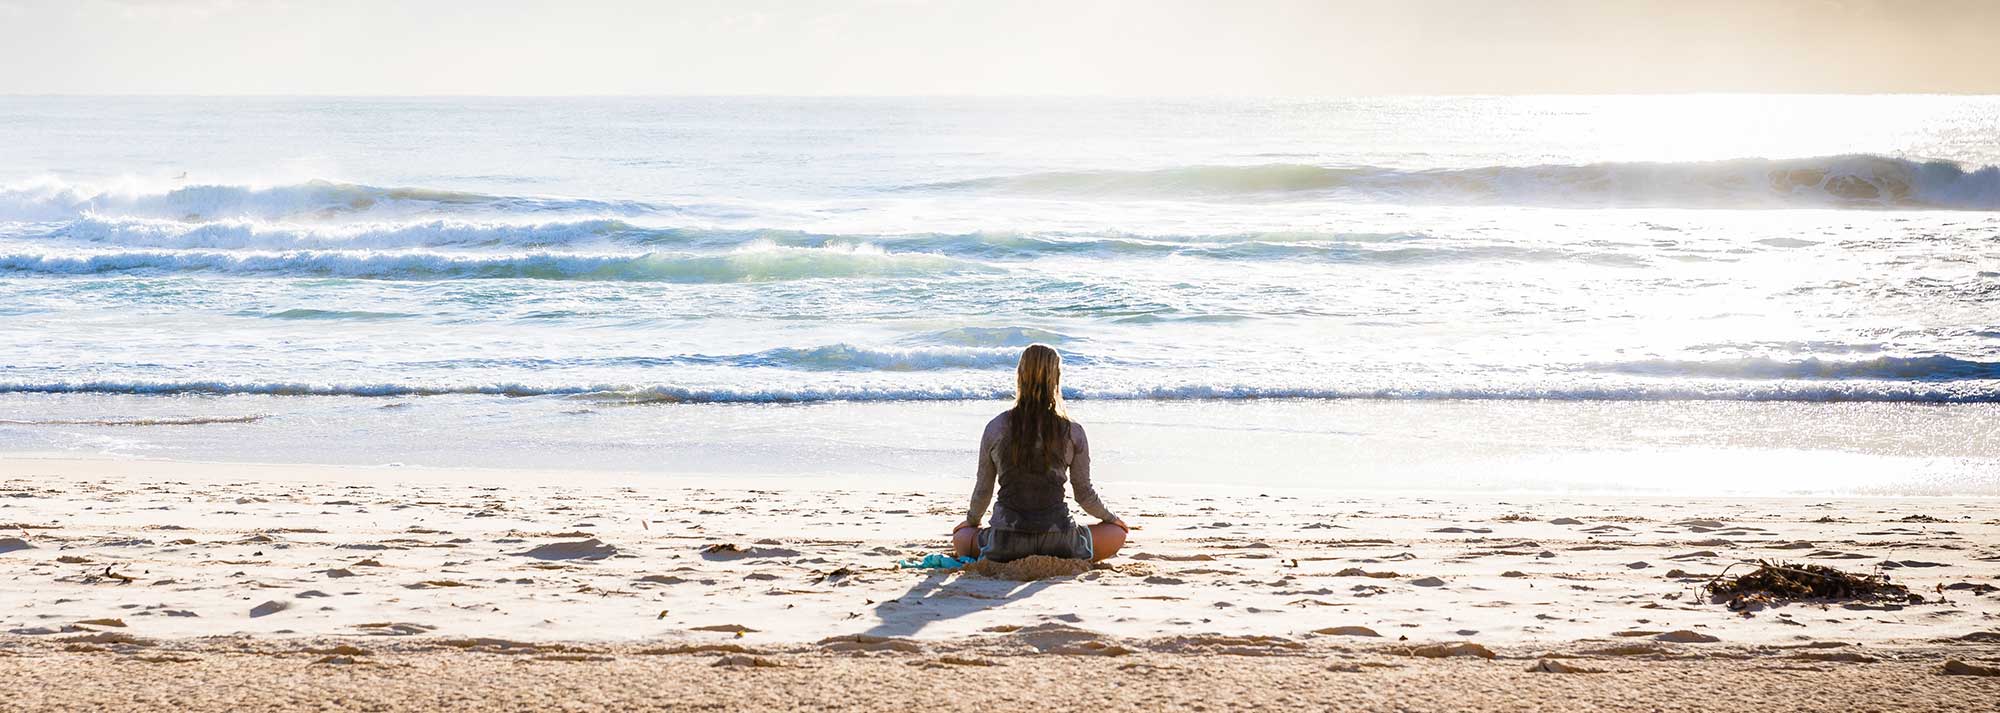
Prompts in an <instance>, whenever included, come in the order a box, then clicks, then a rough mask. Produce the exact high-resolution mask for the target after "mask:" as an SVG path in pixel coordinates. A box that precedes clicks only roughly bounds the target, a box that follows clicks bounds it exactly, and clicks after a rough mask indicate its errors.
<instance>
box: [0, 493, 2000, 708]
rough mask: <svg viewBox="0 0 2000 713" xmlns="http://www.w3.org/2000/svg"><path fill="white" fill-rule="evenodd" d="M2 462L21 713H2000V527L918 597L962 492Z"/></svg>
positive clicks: (1636, 518) (1224, 567)
mask: <svg viewBox="0 0 2000 713" xmlns="http://www.w3.org/2000/svg"><path fill="white" fill-rule="evenodd" d="M3 465H4V467H0V470H4V471H5V472H6V473H7V478H6V479H5V480H4V481H0V525H4V532H0V612H4V614H0V630H4V631H5V633H4V634H0V670H4V671H5V678H7V679H8V680H14V681H24V682H32V683H33V684H34V685H22V686H19V687H17V688H16V690H17V691H24V692H29V695H26V696H14V697H10V698H9V699H7V700H5V701H0V710H78V709H90V708H102V709H127V708H168V707H171V708H181V709H190V710H205V709H232V710H259V709H278V708H302V707H303V708H312V707H321V708H343V709H367V710H427V709H467V708H516V709H518V708H543V709H587V708H597V707H607V706H610V707H619V708H637V709H665V710H693V709H714V708H770V709H786V708H811V709H829V708H832V709H841V708H849V709H856V710H859V709H869V710H884V709H888V710H895V709H906V708H912V707H917V706H937V705H952V706H957V705H961V704H963V705H975V704H980V703H993V702H1000V701H1004V700H1012V699H1013V698H1012V697H1013V696H1016V695H1021V694H1023V693H1026V692H1028V691H1027V690H1026V689H1024V687H1027V689H1032V691H1034V692H1036V693H1035V694H1034V695H1037V696H1041V698H1040V699H1041V700H1046V701H1051V702H1052V706H1051V707H1054V708H1057V709H1075V708H1083V707H1095V706H1100V705H1119V704H1132V705H1148V706H1153V707H1169V708H1182V707H1185V708H1196V707H1198V706H1206V707H1208V708H1210V709H1224V710H1238V709H1249V708H1253V707H1258V706H1266V707H1275V706H1296V705H1307V706H1313V707H1332V706H1356V707H1363V708H1374V709H1385V710H1463V709H1468V708H1481V709H1503V710H1512V709H1541V710H1605V709H1633V710H1695V709H1747V708H1761V709H1771V708H1785V709H1800V710H1833V709H1840V710H1974V709H1980V708H1981V707H1983V706H1990V705H1991V703H1992V701H1993V700H1994V697H1995V696H1996V695H2000V678H1995V677H1991V676H1990V675H1980V674H1981V673H1982V672H1983V673H1986V674H1991V673H1993V672H1994V669H1995V668H1996V667H2000V594H1996V587H2000V519H1996V518H1995V516H1994V512H1995V511H1994V509H1993V506H1992V502H1991V501H1990V500H1982V499H1971V498H1968V499H1948V498H1876V499H1811V498H1712V499H1702V498H1664V497H1662V498H1647V497H1618V498H1589V497H1574V498H1571V497H1551V496H1547V495H1534V496H1521V497H1515V498H1510V497H1508V496H1506V495H1492V494H1481V495H1477V496H1458V497H1454V496H1451V495H1440V494H1420V495H1408V496H1401V495H1394V494H1381V493H1370V494H1368V495H1366V496H1358V497H1357V496H1347V495H1343V494H1341V493H1335V492H1327V491H1308V490H1296V489H1290V490H1287V489H1269V490H1257V489H1245V488H1226V487H1214V486H1207V487H1193V486H1188V487H1178V488H1175V487H1160V488H1145V489H1134V488H1123V489H1119V490H1117V491H1114V492H1116V496H1117V502H1118V503H1119V504H1120V505H1119V508H1120V510H1121V513H1122V514H1124V515H1125V516H1126V517H1127V518H1128V519H1130V520H1131V521H1132V522H1133V523H1134V524H1136V525H1139V526H1140V527H1141V528H1142V529H1141V530H1140V531H1138V532H1137V533H1135V536H1134V540H1133V542H1132V543H1131V544H1130V545H1129V546H1128V548H1127V549H1126V551H1125V552H1123V553H1122V554H1121V555H1120V556H1119V557H1117V558H1115V559H1113V560H1111V561H1109V562H1106V563H1102V564H1100V565H1099V566H1097V567H1096V568H1094V569H1089V570H1087V571H1085V570H1083V569H1082V568H1081V567H1075V568H1065V567H1061V566H1057V567H1043V568H1041V570H1040V571H1025V570H1032V569H1034V568H1032V567H1013V568H1006V569H987V568H982V569H981V570H980V571H979V572H976V573H963V572H941V571H935V570H921V569H904V568H899V567H898V566H897V562H898V561H899V560H904V559H912V558H917V557H921V556H922V555H924V554H928V553H932V552H939V551H941V550H942V548H943V547H944V546H945V544H946V543H945V539H944V537H943V536H942V530H945V529H947V528H949V526H950V524H951V523H952V522H953V521H954V520H953V518H954V517H955V516H956V515H957V514H958V513H960V512H961V511H962V509H963V502H962V500H963V497H964V495H963V493H962V492H961V489H962V486H963V485H964V484H963V483H961V482H959V481H958V480H956V479H942V478H932V479H917V478H907V479H884V480H876V481H873V482H862V481H849V480H827V479H802V478H776V477H773V478H735V479H703V478H661V477H657V476H653V477H632V476H620V475H618V474H608V473H588V474H585V473H557V472H536V471H472V470H465V471H454V470H419V469H408V468H357V467H316V466H259V465H241V464H200V463H162V462H144V461H113V460H72V459H35V458H22V457H16V458H10V459H8V460H6V461H4V463H3ZM1134 490H1144V491H1145V492H1133V491H1134ZM1759 559H1771V560H1784V561H1791V562H1801V563H1817V564H1827V565H1832V566H1836V567H1839V568H1842V569H1844V570H1848V571H1854V572H1869V573H1874V572H1881V573H1886V574H1888V575H1890V576H1891V577H1892V579H1893V580H1894V581H1895V582H1896V583H1899V584H1903V585H1905V586H1907V587H1909V589H1910V591H1911V592H1913V593H1917V594H1918V596H1920V597H1921V599H1922V601H1921V602H1915V601H1905V602H1901V603H1896V602H1876V603H1865V604H1857V603H1848V604H1839V603H1835V604H1830V605H1822V604H1811V603H1807V604H1790V605H1783V606H1776V607H1766V608H1755V609H1752V610H1749V611H1733V610H1731V608H1730V607H1728V606H1726V605H1725V604H1724V603H1721V602H1716V601H1712V600H1711V598H1710V597H1709V596H1708V595H1707V594H1706V593H1705V592H1703V591H1702V590H1701V585H1702V584H1704V583H1705V582H1707V581H1708V580H1709V579H1710V578H1711V577H1713V576H1714V575H1716V574H1718V573H1722V572H1723V571H1724V570H1725V569H1727V568H1729V567H1730V566H1731V565H1732V564H1735V565H1736V570H1737V571H1738V572H1741V571H1742V570H1743V569H1744V566H1743V565H1742V564H1739V563H1744V562H1750V561H1755V560H1759ZM1010 577H1019V578H1022V579H1029V581H1016V580H1015V579H1010ZM1951 662H1957V663H1951ZM1013 667H1032V670H1033V671H1034V675H1033V676H1031V677H1028V678H1027V679H1023V678H1021V677H1020V676H1018V675H1014V674H1009V673H1007V672H1008V671H1009V670H1010V669H1012V668H1013ZM1948 671H1950V672H1957V673H1956V674H1954V673H1949V672H1948ZM1564 674H1567V675H1564ZM1957 674H1965V675H1957ZM1439 677H1449V679H1450V680H1452V681H1453V682H1454V685H1453V686H1451V687H1440V686H1438V685H1437V683H1438V681H1439V680H1440V679H1439ZM190 681H198V682H199V683H198V684H197V685H190V684H189V682H190ZM834 681H841V682H843V683H841V684H840V685H837V686H836V685H831V682H834ZM1188 681H1197V682H1202V683H1200V684H1198V685H1188V684H1187V683H1186V682H1188Z"/></svg>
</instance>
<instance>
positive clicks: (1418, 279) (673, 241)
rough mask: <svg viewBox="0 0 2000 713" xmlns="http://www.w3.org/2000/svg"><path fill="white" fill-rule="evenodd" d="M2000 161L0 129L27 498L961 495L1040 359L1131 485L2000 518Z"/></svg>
mask: <svg viewBox="0 0 2000 713" xmlns="http://www.w3.org/2000/svg"><path fill="white" fill-rule="evenodd" d="M1996 165H2000V97H1941V96H1853V97H1839V96H1748V95H1745V96H1738V95H1729V96H1661V97H1465V98H1373V99H1340V100H1112V99H1089V100H1083V99H969V98H968V99H890V98H882V99H866V98H856V99H839V98H824V99H786V98H578V99H554V98H550V99H500V98H494V99H393V98H177V97H145V98H140V97H133V98H90V97H0V453H14V454H40V455H49V454H56V455H68V456H90V457H114V458H175V459H191V460H224V461H229V460H257V461H279V462H292V461H298V462H328V463H356V464H387V463H403V464H421V465H430V466H483V467H508V466H518V465H522V464H531V465H536V466H538V467H550V468H562V467H569V468H609V469H621V470H635V471H647V472H659V473H673V472H740V473H758V474H761V473H805V472H841V473H854V474H867V473H871V472H884V473H888V472H894V473H901V474H911V475H919V476H927V475H952V476H963V475H969V472H970V463H971V461H972V457H973V456H972V455H971V450H972V449H971V446H972V444H973V443H974V442H976V439H977V435H978V429H977V426H978V424H979V423H980V422H981V421H983V419H984V418H985V417H986V416H988V415H990V414H991V413H992V412H993V411H994V410H996V409H998V408H1000V407H1002V406H1003V404H1001V403H1000V402H998V401H997V400H999V399H1005V398H1008V397H1010V395H1011V392H1012V377H1013V372H1012V367H1013V363H1014V359H1015V357H1016V355H1018V353H1019V351H1020V349H1021V347H1023V346H1025V345H1027V344H1030V343H1034V342H1044V343H1048V344H1051V345H1053V346H1055V347H1057V348H1058V349H1059V350H1061V351H1062V353H1063V354H1064V357H1065V366H1066V374H1065V381H1066V393H1067V395H1068V397H1069V398H1070V399H1071V400H1072V408H1073V410H1074V411H1075V412H1076V413H1077V415H1078V418H1079V419H1080V420H1082V421H1084V422H1085V423H1094V422H1102V423H1104V425H1105V426H1106V428H1105V429H1104V430H1105V431H1106V432H1107V433H1110V434H1112V435H1124V436H1126V440H1125V441H1124V442H1123V443H1122V444H1121V443H1118V442H1112V443H1108V444H1106V445H1104V446H1103V447H1104V448H1107V449H1109V450H1110V452H1113V453H1122V454H1123V455H1124V456H1126V458H1127V462H1128V463H1131V464H1133V468H1132V470H1133V471H1134V472H1133V473H1132V474H1131V477H1132V478H1135V479H1138V480H1146V479H1148V478H1155V477H1156V478H1159V479H1163V480H1191V481H1227V482H1236V481H1244V480H1248V481H1250V482H1256V483H1263V484H1270V485H1275V486H1310V487H1364V486H1365V487H1405V486H1408V487H1419V488H1490V489H1526V490H1539V489H1551V488H1553V489H1565V490H1573V489H1591V490H1608V491H1612V492H1653V491H1674V490H1678V489H1684V488H1685V487H1695V488H1696V489H1698V490H1702V491H1704V492H1706V491H1720V490H1743V489H1747V490H1749V491H1751V492H1760V493H1761V492H1769V493H1795V492H1841V493H1850V492H1852V493H1888V494H1958V495H1964V494H1983V495H1993V494H2000V168H1995V166H1996ZM1093 418H1095V419H1096V420H1095V421H1093ZM960 431H963V432H962V433H960ZM1093 433H1094V434H1095V433H1096V432H1095V431H1093ZM1105 440H1106V439H1104V438H1103V437H1100V436H1095V435H1094V437H1093V443H1094V444H1097V443H1104V442H1105ZM1114 440H1115V439H1114ZM961 441H963V442H962V443H961ZM1100 462H1103V461H1102V456H1100ZM1641 466H1643V467H1641ZM1718 468H1719V469H1722V470H1723V471H1725V472H1731V473H1736V475H1718V474H1717V473H1716V469H1718ZM1661 469H1665V470H1661ZM1731 469H1734V470H1731ZM1745 469H1750V470H1754V471H1755V472H1757V473H1760V474H1762V475H1760V476H1759V477H1756V478H1745V477H1741V474H1742V473H1743V472H1744V471H1745ZM959 471H965V472H964V473H960V472H959ZM1656 471H1657V472H1656ZM1694 471H1700V473H1699V474H1696V473H1694ZM1677 474H1678V475H1677ZM1689 483H1697V484H1699V485H1696V486H1689V485H1688V484H1689Z"/></svg>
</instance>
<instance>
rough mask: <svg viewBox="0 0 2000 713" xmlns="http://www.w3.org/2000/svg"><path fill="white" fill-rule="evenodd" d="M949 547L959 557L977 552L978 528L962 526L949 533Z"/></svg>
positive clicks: (969, 555) (970, 555)
mask: <svg viewBox="0 0 2000 713" xmlns="http://www.w3.org/2000/svg"><path fill="white" fill-rule="evenodd" d="M951 549H952V553H953V554H956V555H958V556H960V557H972V556H974V555H977V554H979V530H978V529H975V528H970V527H962V528H959V530H958V531H957V532H954V533H951Z"/></svg>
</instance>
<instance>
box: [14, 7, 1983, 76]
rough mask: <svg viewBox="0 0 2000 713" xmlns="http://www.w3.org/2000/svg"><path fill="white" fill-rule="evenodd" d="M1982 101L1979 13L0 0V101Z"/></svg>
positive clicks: (1926, 9)
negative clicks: (1942, 96) (1649, 96)
mask: <svg viewBox="0 0 2000 713" xmlns="http://www.w3.org/2000/svg"><path fill="white" fill-rule="evenodd" d="M1684 91H1787V92H1792V91H1796V92H1976V93H2000V0H1728V1H1725V0H1521V1H1518V2H1500V1H1498V0H1492V1H1482V0H1372V1H1357V2H1349V1H1345V0H1320V1H1319V2H1308V1H1303V0H1241V1H1227V0H1213V1H1210V2H1191V1H1179V0H1159V1H1154V2H1142V1H1140V0H1101V1H1100V0H1067V1H1064V2H1054V1H1050V2H1036V1H1020V2H1009V1H1008V0H965V1H958V0H866V1H864V0H853V1H850V2H830V1H820V0H795V1H792V2H784V1H779V0H737V1H733V2H721V1H716V2H709V1H696V0H690V1H687V2H672V1H670V0H663V1H659V2H644V1H641V0H586V1H575V2H528V1H525V0H489V1H483V2H456V1H451V2H446V1H437V2H424V1H422V0H405V1H401V2H388V1H381V2H378V1H376V0H356V1H350V2H333V1H328V2H309V1H307V0H289V1H287V0H267V1H260V0H66V1H65V0H0V93H17V94H18V93H68V94H101V93H118V94H125V93H140V94H516V95H518V94H889V95H907V94H1035V95H1099V94H1113V95H1341V94H1413V93H1414V94H1455V93H1542V92H1684Z"/></svg>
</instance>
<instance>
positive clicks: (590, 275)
mask: <svg viewBox="0 0 2000 713" xmlns="http://www.w3.org/2000/svg"><path fill="white" fill-rule="evenodd" d="M990 269H991V268H987V267H983V266H980V265H977V264H975V263H968V262H963V261H960V260H954V259H952V258H949V257H944V256H940V255H928V254H921V253H893V254H892V253H885V252H882V251H880V250H868V249H860V248H849V249H836V248H827V249H818V248H786V247H779V246H765V247H763V248H761V249H746V250H739V251H735V252H730V253H725V254H720V255H678V254H665V253H646V254H642V255H589V254H559V253H527V254H518V255H488V254H478V253H448V252H411V251H398V252H361V251H314V250H298V251H288V252H247V251H229V252H216V251H124V252H98V253H58V254H50V253H26V254H0V274H6V273H27V274H39V275H103V274H120V273H138V274H151V273H189V272H200V273H217V274H225V275H260V276H282V277H330V278H354V279H375V280H454V279H508V278H512V279H540V280H604V281H640V282H645V281H650V282H695V283H702V282H767V281H778V280H803V279H813V278H825V277H897V276H921V275H941V274H952V273H966V272H979V271H987V270H990Z"/></svg>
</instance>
